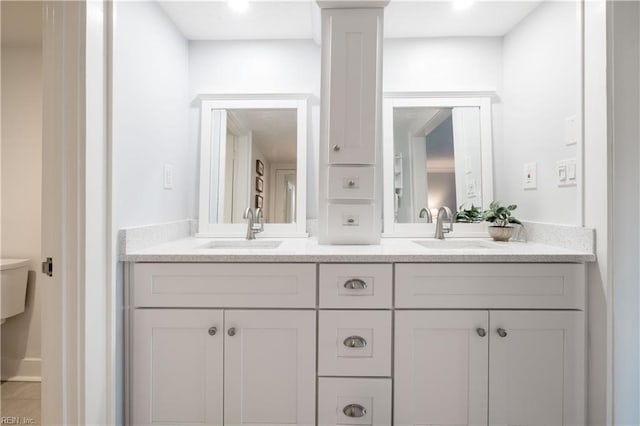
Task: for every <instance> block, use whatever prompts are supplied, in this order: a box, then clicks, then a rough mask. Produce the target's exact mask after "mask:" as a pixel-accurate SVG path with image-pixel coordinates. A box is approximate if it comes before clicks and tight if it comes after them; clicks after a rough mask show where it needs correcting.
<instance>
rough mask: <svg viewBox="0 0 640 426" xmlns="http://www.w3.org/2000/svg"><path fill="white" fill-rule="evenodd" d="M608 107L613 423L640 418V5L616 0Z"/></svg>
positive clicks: (636, 422)
mask: <svg viewBox="0 0 640 426" xmlns="http://www.w3.org/2000/svg"><path fill="white" fill-rule="evenodd" d="M610 11H611V19H610V21H609V22H610V23H611V31H609V34H610V37H611V38H610V43H611V45H610V52H611V53H610V55H609V60H610V72H609V102H610V104H609V108H610V109H609V113H610V119H609V120H610V121H609V123H610V125H611V129H612V132H611V136H612V139H611V144H612V161H613V163H612V168H611V170H612V176H611V178H612V188H613V191H612V207H613V211H612V218H613V222H612V238H613V239H612V249H613V251H612V271H613V277H612V278H613V281H612V286H613V294H612V296H613V324H614V333H613V339H614V347H613V353H614V359H613V362H614V378H613V380H614V397H615V399H614V404H615V405H614V413H613V414H614V424H616V425H638V424H640V347H639V338H640V327H639V325H640V317H639V311H640V309H639V308H640V269H639V267H638V259H640V249H639V243H638V241H639V240H638V237H640V226H639V225H638V217H639V214H638V211H639V208H640V191H639V190H638V188H639V186H638V184H639V183H640V173H639V171H638V164H640V150H639V145H640V144H639V142H640V125H639V124H638V123H640V32H639V30H638V29H639V24H640V7H639V6H638V3H637V2H613V3H611V7H610Z"/></svg>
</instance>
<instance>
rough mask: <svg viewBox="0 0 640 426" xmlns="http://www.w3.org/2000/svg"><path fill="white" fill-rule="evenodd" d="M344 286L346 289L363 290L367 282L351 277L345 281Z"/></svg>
mask: <svg viewBox="0 0 640 426" xmlns="http://www.w3.org/2000/svg"><path fill="white" fill-rule="evenodd" d="M344 288H346V289H348V290H364V289H365V288H367V283H366V282H364V281H363V280H361V279H360V278H351V279H350V280H347V281H345V283H344Z"/></svg>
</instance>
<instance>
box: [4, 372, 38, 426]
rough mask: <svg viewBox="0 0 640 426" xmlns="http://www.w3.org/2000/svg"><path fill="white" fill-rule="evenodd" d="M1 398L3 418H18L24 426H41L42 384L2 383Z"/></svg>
mask: <svg viewBox="0 0 640 426" xmlns="http://www.w3.org/2000/svg"><path fill="white" fill-rule="evenodd" d="M0 396H1V397H2V407H1V408H0V410H1V413H0V414H1V417H3V418H7V417H17V418H18V419H20V421H21V423H19V424H22V425H28V424H31V425H39V424H40V382H2V383H1V384H0ZM5 423H6V421H5Z"/></svg>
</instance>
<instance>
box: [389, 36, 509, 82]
mask: <svg viewBox="0 0 640 426" xmlns="http://www.w3.org/2000/svg"><path fill="white" fill-rule="evenodd" d="M382 81H383V83H382V90H383V92H415V91H425V92H428V91H468V90H495V91H497V92H498V93H500V92H501V90H502V39H501V38H500V37H473V38H466V37H451V38H416V39H389V40H385V41H384V51H383V73H382Z"/></svg>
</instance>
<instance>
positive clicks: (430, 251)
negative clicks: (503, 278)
mask: <svg viewBox="0 0 640 426" xmlns="http://www.w3.org/2000/svg"><path fill="white" fill-rule="evenodd" d="M273 240H277V241H282V243H281V244H280V246H279V247H277V248H266V249H265V248H233V249H229V248H208V246H210V245H211V243H212V242H214V241H242V240H240V239H237V238H236V239H226V238H215V239H213V238H195V237H189V238H184V239H179V240H175V241H172V242H168V243H164V244H158V245H155V246H152V247H148V248H144V249H140V250H131V251H129V252H125V253H124V254H122V255H121V257H120V260H122V261H124V262H308V263H313V262H338V263H339V262H345V263H346V262H384V263H392V262H433V263H436V262H443V263H447V262H449V263H454V262H460V263H462V262H524V263H584V262H592V261H594V260H595V255H594V254H593V253H589V252H581V251H576V250H570V249H566V248H561V247H555V246H550V245H544V244H539V243H523V242H508V243H500V242H493V241H491V240H490V239H483V238H482V239H481V238H474V239H468V238H455V239H453V238H452V239H450V240H447V241H460V243H458V244H463V245H464V243H462V242H463V241H467V242H470V244H471V245H478V244H474V242H477V241H482V242H483V243H481V244H482V245H485V246H488V247H476V248H449V249H441V248H426V247H423V246H421V245H419V244H417V243H416V242H415V241H431V242H432V243H429V244H438V240H434V239H433V238H383V239H382V240H381V242H380V244H379V245H320V244H318V241H317V239H316V238H283V239H267V238H264V239H258V240H256V241H273ZM445 244H446V241H445Z"/></svg>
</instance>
